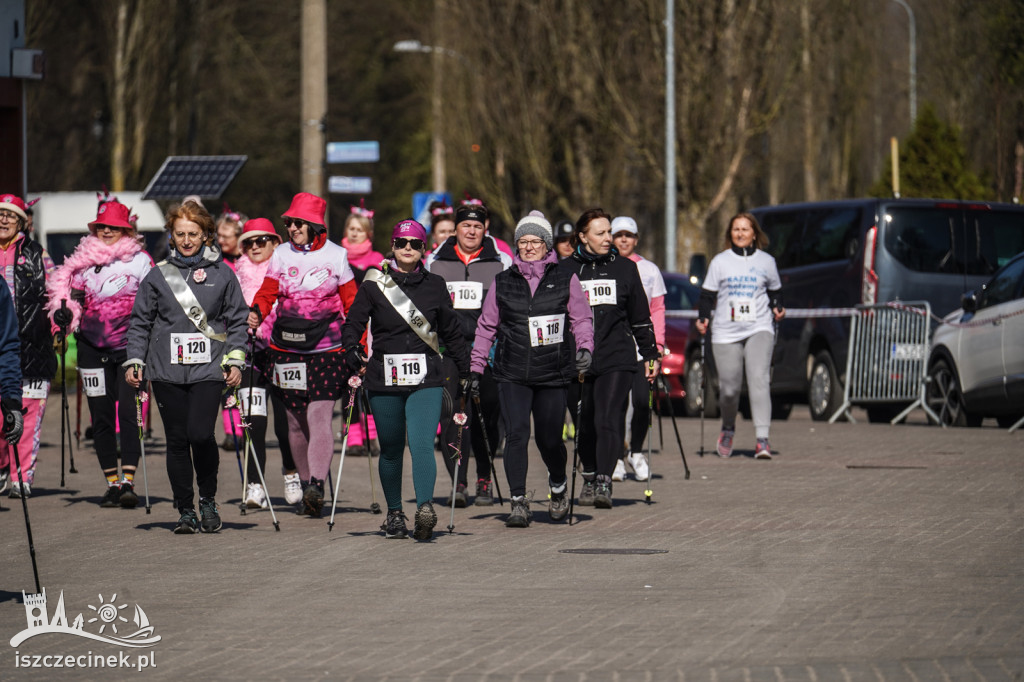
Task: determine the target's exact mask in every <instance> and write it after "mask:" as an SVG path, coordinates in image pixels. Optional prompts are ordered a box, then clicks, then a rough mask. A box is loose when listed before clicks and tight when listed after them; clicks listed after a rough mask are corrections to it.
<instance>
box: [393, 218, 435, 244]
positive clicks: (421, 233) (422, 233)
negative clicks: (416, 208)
mask: <svg viewBox="0 0 1024 682" xmlns="http://www.w3.org/2000/svg"><path fill="white" fill-rule="evenodd" d="M399 237H405V238H406V239H419V240H420V241H424V242H425V241H427V231H426V230H425V229H423V226H422V225H420V224H419V223H418V222H416V221H415V220H413V219H412V218H409V219H407V220H403V221H402V222H400V223H398V224H397V225H395V229H393V230H392V231H391V239H392V241H393V240H395V239H398V238H399Z"/></svg>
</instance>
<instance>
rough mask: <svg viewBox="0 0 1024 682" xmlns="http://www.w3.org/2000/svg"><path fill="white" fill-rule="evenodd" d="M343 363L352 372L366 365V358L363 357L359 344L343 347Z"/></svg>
mask: <svg viewBox="0 0 1024 682" xmlns="http://www.w3.org/2000/svg"><path fill="white" fill-rule="evenodd" d="M345 364H346V365H348V368H349V369H350V370H352V372H353V373H356V372H358V371H359V370H361V369H362V368H363V367H364V366H366V358H364V357H363V349H362V348H361V347H360V346H352V347H351V348H346V349H345Z"/></svg>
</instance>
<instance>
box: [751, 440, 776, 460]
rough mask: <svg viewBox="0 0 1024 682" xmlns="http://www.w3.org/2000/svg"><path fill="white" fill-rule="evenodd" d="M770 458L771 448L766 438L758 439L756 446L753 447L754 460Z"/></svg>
mask: <svg viewBox="0 0 1024 682" xmlns="http://www.w3.org/2000/svg"><path fill="white" fill-rule="evenodd" d="M771 458H772V446H771V444H770V443H769V442H768V439H767V438H758V439H757V445H756V446H754V459H771Z"/></svg>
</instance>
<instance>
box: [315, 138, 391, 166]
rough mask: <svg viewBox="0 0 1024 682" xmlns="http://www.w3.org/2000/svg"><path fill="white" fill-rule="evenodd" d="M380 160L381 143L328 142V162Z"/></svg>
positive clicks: (368, 161) (373, 161)
mask: <svg viewBox="0 0 1024 682" xmlns="http://www.w3.org/2000/svg"><path fill="white" fill-rule="evenodd" d="M377 161H380V143H378V142H377V141H375V140H374V141H367V142H328V143H327V163H375V162H377Z"/></svg>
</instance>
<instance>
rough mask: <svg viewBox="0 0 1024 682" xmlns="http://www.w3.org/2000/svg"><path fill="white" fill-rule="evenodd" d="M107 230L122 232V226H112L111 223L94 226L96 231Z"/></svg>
mask: <svg viewBox="0 0 1024 682" xmlns="http://www.w3.org/2000/svg"><path fill="white" fill-rule="evenodd" d="M107 230H110V231H111V232H124V228H123V227H114V226H113V225H97V226H96V231H97V232H106V231H107Z"/></svg>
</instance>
